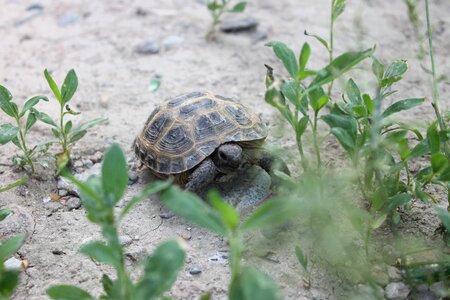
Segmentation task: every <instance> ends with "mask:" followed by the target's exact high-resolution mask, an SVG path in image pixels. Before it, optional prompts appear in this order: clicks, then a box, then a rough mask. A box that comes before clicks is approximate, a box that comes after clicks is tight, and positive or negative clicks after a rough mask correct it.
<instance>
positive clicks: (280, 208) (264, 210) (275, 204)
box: [241, 198, 299, 231]
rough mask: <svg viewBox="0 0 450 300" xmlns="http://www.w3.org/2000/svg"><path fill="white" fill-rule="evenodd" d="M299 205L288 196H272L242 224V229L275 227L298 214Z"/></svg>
mask: <svg viewBox="0 0 450 300" xmlns="http://www.w3.org/2000/svg"><path fill="white" fill-rule="evenodd" d="M298 209H299V208H298V206H297V205H295V204H294V203H293V202H291V201H290V200H288V199H286V198H280V199H277V198H272V199H271V200H269V201H266V202H264V203H263V204H262V205H261V206H259V207H258V208H256V209H255V210H254V211H253V212H252V213H251V214H250V216H248V218H247V219H246V220H245V221H244V223H243V224H242V225H241V229H242V230H247V231H248V230H253V229H265V228H273V227H275V226H278V225H283V224H285V223H286V222H287V221H288V220H289V219H290V218H292V217H294V216H295V215H297V214H298Z"/></svg>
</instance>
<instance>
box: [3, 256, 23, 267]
mask: <svg viewBox="0 0 450 300" xmlns="http://www.w3.org/2000/svg"><path fill="white" fill-rule="evenodd" d="M4 266H5V269H7V270H17V269H21V268H22V261H21V260H20V259H17V258H15V257H11V258H9V259H8V260H6V261H5V262H4Z"/></svg>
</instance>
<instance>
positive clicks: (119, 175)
mask: <svg viewBox="0 0 450 300" xmlns="http://www.w3.org/2000/svg"><path fill="white" fill-rule="evenodd" d="M62 174H63V176H66V177H67V178H68V179H69V180H71V181H72V182H74V183H75V184H76V185H77V186H78V188H79V190H80V196H81V199H82V201H83V205H84V207H85V208H86V211H87V217H88V219H89V220H90V221H91V222H93V223H95V224H97V225H99V226H100V227H101V228H102V234H103V237H104V239H105V240H106V242H103V241H94V242H90V243H88V244H85V245H83V246H82V247H81V252H82V253H83V254H85V255H87V256H89V257H90V258H91V259H93V260H95V261H98V262H100V263H105V264H107V265H110V266H112V267H113V268H114V269H115V271H116V279H112V278H110V277H109V276H108V275H106V274H103V277H102V284H103V289H104V295H102V296H101V297H100V298H101V299H123V300H126V299H129V300H135V299H136V300H139V299H155V298H158V297H160V296H161V295H162V294H163V293H164V292H165V291H167V290H168V289H169V288H170V287H171V285H172V284H173V283H174V282H175V280H176V277H177V273H178V271H179V270H180V269H181V267H182V266H183V264H184V260H185V252H184V250H183V249H182V248H181V247H180V245H179V243H178V242H176V241H168V242H165V243H163V244H161V245H159V246H158V247H157V249H156V250H155V251H154V252H153V254H152V255H151V256H149V257H147V258H145V259H144V262H143V266H144V271H143V274H142V276H141V277H140V279H139V280H138V281H137V282H136V283H133V281H132V280H131V278H130V274H129V273H128V271H127V270H126V268H125V256H124V251H123V249H122V246H121V244H120V241H119V237H118V232H117V226H118V221H119V220H120V219H123V217H124V216H125V215H126V214H127V212H128V211H129V210H130V209H131V208H132V207H134V206H135V205H136V204H138V203H139V202H141V201H142V200H144V199H146V198H147V197H148V196H149V195H150V194H153V193H156V192H158V191H161V190H163V189H166V188H167V187H168V186H169V185H170V184H171V182H170V181H165V182H154V183H152V184H150V185H148V186H146V187H145V188H144V189H143V191H142V192H141V193H140V194H138V195H136V196H134V197H133V198H132V199H131V200H130V202H128V203H127V205H126V206H125V207H124V208H123V209H122V211H121V212H120V215H119V219H116V217H115V215H114V207H115V205H116V204H117V202H118V201H119V200H120V199H121V198H122V196H123V194H124V192H125V190H126V187H127V184H128V171H127V163H126V160H125V156H124V154H123V152H122V150H121V149H120V148H119V146H117V145H113V146H111V148H110V149H109V150H108V151H107V152H106V153H105V158H104V161H103V165H102V172H101V176H91V177H89V178H88V180H87V181H86V182H80V181H78V180H77V179H76V178H74V177H73V176H71V175H70V174H68V173H67V172H66V171H63V173H62ZM47 293H48V295H49V296H50V297H51V298H52V299H60V300H69V299H94V297H92V296H91V295H90V294H89V293H88V292H86V291H84V290H82V289H80V288H78V287H76V286H71V285H56V286H52V287H50V288H49V289H48V290H47Z"/></svg>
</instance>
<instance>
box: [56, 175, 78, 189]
mask: <svg viewBox="0 0 450 300" xmlns="http://www.w3.org/2000/svg"><path fill="white" fill-rule="evenodd" d="M57 187H58V190H66V191H68V192H70V191H75V185H74V184H73V183H72V182H70V181H69V180H68V179H66V178H63V177H59V178H58V183H57Z"/></svg>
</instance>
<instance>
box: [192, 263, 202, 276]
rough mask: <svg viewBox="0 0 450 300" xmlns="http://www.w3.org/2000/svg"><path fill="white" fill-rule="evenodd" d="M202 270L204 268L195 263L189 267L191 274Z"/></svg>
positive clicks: (196, 273)
mask: <svg viewBox="0 0 450 300" xmlns="http://www.w3.org/2000/svg"><path fill="white" fill-rule="evenodd" d="M201 272H202V269H201V268H200V267H199V266H196V265H194V266H191V267H190V268H189V274H191V275H198V274H200V273H201Z"/></svg>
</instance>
